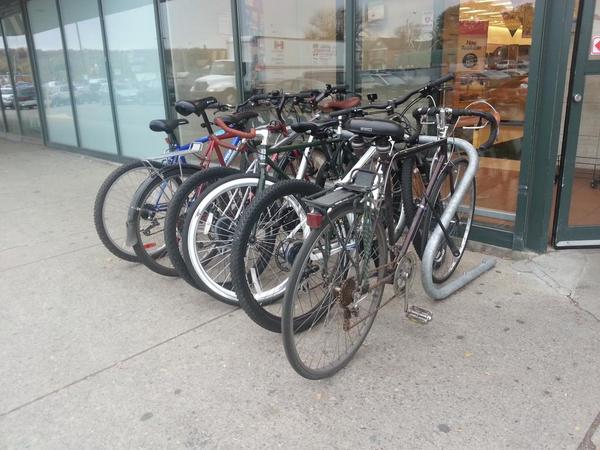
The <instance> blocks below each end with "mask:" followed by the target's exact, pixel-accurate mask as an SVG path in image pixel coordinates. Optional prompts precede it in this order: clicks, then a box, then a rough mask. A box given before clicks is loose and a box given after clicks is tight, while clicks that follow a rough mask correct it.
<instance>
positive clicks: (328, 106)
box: [321, 97, 360, 111]
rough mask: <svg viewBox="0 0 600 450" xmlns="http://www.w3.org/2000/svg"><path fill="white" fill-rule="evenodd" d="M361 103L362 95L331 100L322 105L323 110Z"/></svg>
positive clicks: (350, 106)
mask: <svg viewBox="0 0 600 450" xmlns="http://www.w3.org/2000/svg"><path fill="white" fill-rule="evenodd" d="M358 105H360V97H349V98H347V99H346V100H329V101H327V102H324V103H323V104H322V105H321V109H322V110H323V111H339V110H341V109H348V108H355V107H356V106H358Z"/></svg>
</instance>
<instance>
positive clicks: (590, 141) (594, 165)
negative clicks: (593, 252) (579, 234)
mask: <svg viewBox="0 0 600 450" xmlns="http://www.w3.org/2000/svg"><path fill="white" fill-rule="evenodd" d="M598 114H600V75H586V77H585V87H584V90H583V103H582V110H581V118H580V119H579V120H580V121H579V137H578V140H577V155H576V157H575V170H574V172H573V181H572V183H573V184H572V188H571V189H572V190H571V205H570V207H569V226H597V225H600V190H599V189H598V186H599V185H600V128H599V127H598ZM575 132H576V131H575Z"/></svg>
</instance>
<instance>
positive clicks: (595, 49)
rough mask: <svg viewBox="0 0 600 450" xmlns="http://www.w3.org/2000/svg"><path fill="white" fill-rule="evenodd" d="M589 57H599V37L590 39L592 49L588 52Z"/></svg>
mask: <svg viewBox="0 0 600 450" xmlns="http://www.w3.org/2000/svg"><path fill="white" fill-rule="evenodd" d="M590 55H591V56H600V36H593V37H592V49H591V50H590Z"/></svg>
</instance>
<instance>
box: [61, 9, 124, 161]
mask: <svg viewBox="0 0 600 450" xmlns="http://www.w3.org/2000/svg"><path fill="white" fill-rule="evenodd" d="M60 9H61V14H62V22H63V29H64V35H65V43H66V46H67V57H68V59H69V68H70V70H71V73H70V75H71V82H72V83H73V100H74V101H75V113H76V114H77V124H78V126H79V138H80V140H81V146H82V147H84V148H88V149H91V150H98V151H102V152H109V153H117V144H116V139H115V129H114V124H113V116H112V112H111V106H110V102H111V100H110V94H109V91H108V81H107V77H106V62H105V59H104V47H103V45H102V31H101V28H100V18H99V17H98V1H97V0H60Z"/></svg>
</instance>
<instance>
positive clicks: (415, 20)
mask: <svg viewBox="0 0 600 450" xmlns="http://www.w3.org/2000/svg"><path fill="white" fill-rule="evenodd" d="M235 3H236V4H237V16H238V23H237V24H236V23H233V17H234V14H233V12H232V11H231V4H232V2H215V1H212V0H210V1H209V0H160V1H158V0H21V1H20V2H19V1H17V0H11V1H5V2H2V5H1V6H0V17H1V18H2V20H1V24H2V29H3V36H4V39H3V41H2V45H0V82H1V83H2V89H3V91H6V92H7V95H6V96H3V98H5V99H6V102H5V103H6V104H5V105H4V106H3V114H2V117H1V119H2V120H1V123H0V129H2V130H5V131H6V132H9V133H10V134H17V135H26V136H30V137H38V138H41V137H42V136H43V138H44V140H45V141H46V142H47V143H48V144H50V145H64V146H68V147H71V148H76V149H83V150H90V151H94V152H99V153H100V154H103V155H106V156H112V157H144V156H149V155H156V154H158V153H159V152H161V151H162V150H163V147H164V143H163V138H164V136H161V135H160V134H157V133H153V132H151V131H150V130H149V129H148V126H147V125H148V122H149V121H150V120H152V119H155V118H161V117H165V116H169V117H175V112H174V110H173V108H172V105H173V104H174V102H175V101H176V100H177V99H190V98H192V99H193V98H200V97H204V96H207V95H214V96H216V97H217V98H218V99H219V100H221V101H223V102H227V103H235V102H236V101H238V100H239V99H241V98H244V97H246V96H248V95H250V94H252V93H255V92H261V91H269V90H273V89H283V90H285V91H299V90H303V89H308V88H320V87H323V86H324V85H325V84H326V83H331V84H336V83H344V82H346V81H347V80H350V79H354V80H355V83H354V86H351V88H353V89H354V90H355V91H356V92H357V93H359V94H362V95H363V96H364V95H366V94H368V93H377V94H378V95H379V97H380V99H388V98H392V97H397V96H400V95H403V94H405V93H406V92H409V91H411V90H412V89H414V88H416V87H418V86H420V85H422V84H424V83H426V82H427V81H429V80H431V79H432V78H436V77H438V76H440V75H442V74H445V73H447V72H448V71H453V72H456V74H457V78H456V81H455V83H454V85H453V86H452V88H453V89H452V90H451V91H448V92H447V93H446V95H445V98H444V99H443V100H444V102H445V103H446V104H448V105H451V106H455V107H459V106H460V107H464V106H467V105H469V104H472V103H473V102H478V101H480V100H486V101H488V102H489V103H490V104H491V105H492V107H493V108H495V109H497V110H498V111H499V112H500V114H501V118H502V127H501V134H500V138H499V140H498V143H497V145H496V146H495V147H494V148H493V149H491V150H490V151H488V152H487V153H486V154H485V155H483V157H482V163H481V170H480V175H479V177H478V183H479V186H478V188H479V192H478V206H479V207H478V210H477V212H478V221H479V222H480V223H483V224H485V225H486V226H492V227H497V228H501V229H504V230H512V229H513V226H514V220H515V214H516V208H517V190H518V180H519V174H520V159H521V153H522V148H521V147H522V142H523V128H524V126H523V125H524V122H525V120H526V117H525V103H526V99H527V92H528V87H527V86H528V84H527V79H528V65H529V49H530V47H531V37H532V28H533V11H534V9H535V1H534V0H510V1H501V0H498V1H494V2H490V1H489V0H406V1H403V2H399V1H397V0H354V1H353V3H352V4H353V10H354V17H353V18H351V19H352V20H348V18H347V17H345V13H346V11H345V7H346V5H347V4H348V3H350V2H349V0H325V1H324V0H277V1H275V0H237V1H236V2H235ZM20 6H22V7H23V8H24V9H23V10H22V9H21V8H20ZM350 25H351V26H350ZM26 28H29V33H25V29H26ZM236 30H237V34H235V31H236ZM235 40H238V45H237V46H236V45H234V41H235ZM236 48H239V55H238V54H236ZM349 54H352V56H353V58H349V57H348V55H349ZM30 56H31V57H33V60H32V59H31V58H30ZM236 56H239V57H237V58H236ZM347 61H354V66H353V67H348V66H347V65H346V62H347ZM34 69H35V70H34ZM34 75H35V76H34ZM10 90H12V91H17V93H18V94H19V95H18V97H21V99H20V100H18V101H16V102H14V101H13V102H12V103H13V104H9V103H10V101H9V100H10V95H8V94H9V91H10ZM13 97H14V96H13ZM437 100H439V99H437ZM481 107H483V108H489V107H488V106H486V105H483V106H481ZM203 132H204V130H203V129H202V128H201V127H200V126H199V123H197V122H194V121H193V120H192V121H191V123H190V124H189V125H187V126H186V127H182V128H181V130H180V134H181V136H180V137H181V138H182V140H183V141H188V140H191V139H193V138H195V137H198V136H199V135H201V134H203ZM461 133H462V134H461ZM457 135H461V136H464V137H466V138H468V139H472V140H473V141H475V142H481V141H482V140H484V139H485V138H486V136H485V133H480V132H477V131H462V132H461V131H458V132H457Z"/></svg>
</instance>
